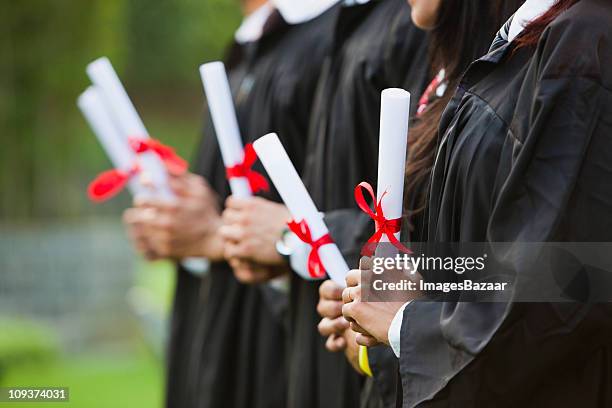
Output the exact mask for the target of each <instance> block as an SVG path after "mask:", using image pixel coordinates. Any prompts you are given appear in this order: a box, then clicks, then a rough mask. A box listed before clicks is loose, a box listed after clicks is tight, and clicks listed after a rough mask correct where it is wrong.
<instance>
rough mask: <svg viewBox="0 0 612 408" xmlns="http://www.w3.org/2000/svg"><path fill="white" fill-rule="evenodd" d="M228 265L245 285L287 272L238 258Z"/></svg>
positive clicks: (283, 267)
mask: <svg viewBox="0 0 612 408" xmlns="http://www.w3.org/2000/svg"><path fill="white" fill-rule="evenodd" d="M229 264H230V266H231V267H232V269H233V271H234V276H235V277H236V279H237V280H238V281H239V282H241V283H244V284H247V285H255V284H258V283H263V282H267V281H270V280H272V279H274V278H276V277H278V276H280V275H283V274H285V273H287V272H288V267H286V266H269V265H264V266H262V265H258V264H255V263H252V262H250V261H245V260H241V259H239V258H232V259H230V260H229ZM347 327H348V323H347Z"/></svg>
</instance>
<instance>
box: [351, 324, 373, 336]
mask: <svg viewBox="0 0 612 408" xmlns="http://www.w3.org/2000/svg"><path fill="white" fill-rule="evenodd" d="M350 328H351V330H352V331H354V332H356V333H361V334H370V332H369V331H367V330H366V329H364V328H363V327H361V326H360V325H359V323H357V322H356V321H353V322H350Z"/></svg>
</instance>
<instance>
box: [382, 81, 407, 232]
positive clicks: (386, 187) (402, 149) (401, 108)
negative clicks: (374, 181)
mask: <svg viewBox="0 0 612 408" xmlns="http://www.w3.org/2000/svg"><path fill="white" fill-rule="evenodd" d="M409 119H410V93H409V92H407V91H405V90H403V89H399V88H389V89H385V90H384V91H382V94H381V106H380V136H379V142H378V143H379V144H378V186H377V188H376V194H377V200H380V199H381V197H382V195H383V194H384V193H385V192H386V194H385V196H384V198H383V199H382V209H383V212H384V213H385V217H386V218H387V219H389V220H391V219H396V218H400V217H401V216H402V213H403V201H404V177H405V175H406V174H405V173H406V149H407V147H408V122H409ZM395 236H396V238H397V239H400V233H399V232H397V233H396V234H395ZM381 242H389V239H388V238H387V236H386V235H383V237H382V239H381Z"/></svg>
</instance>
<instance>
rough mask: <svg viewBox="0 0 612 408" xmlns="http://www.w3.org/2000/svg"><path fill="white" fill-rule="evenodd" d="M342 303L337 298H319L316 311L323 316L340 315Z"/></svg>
mask: <svg viewBox="0 0 612 408" xmlns="http://www.w3.org/2000/svg"><path fill="white" fill-rule="evenodd" d="M342 304H343V303H342V302H339V301H337V300H326V299H320V300H319V303H318V304H317V312H318V313H319V314H320V315H321V316H323V317H329V318H330V319H335V318H336V317H340V316H342Z"/></svg>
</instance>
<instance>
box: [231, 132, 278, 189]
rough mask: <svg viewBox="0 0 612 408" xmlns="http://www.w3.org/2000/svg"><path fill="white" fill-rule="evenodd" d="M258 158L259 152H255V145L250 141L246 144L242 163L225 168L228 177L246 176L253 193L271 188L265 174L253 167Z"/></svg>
mask: <svg viewBox="0 0 612 408" xmlns="http://www.w3.org/2000/svg"><path fill="white" fill-rule="evenodd" d="M256 160H257V153H255V149H253V145H252V144H250V143H248V144H247V145H245V146H244V158H243V159H242V163H238V164H236V165H234V166H232V167H228V168H226V169H225V173H226V177H227V179H228V180H229V179H232V178H236V177H245V178H246V179H247V180H248V181H249V186H250V187H251V192H253V193H257V192H258V191H262V190H264V191H268V190H270V185H269V184H268V180H266V178H265V177H264V176H263V175H261V174H260V173H258V172H256V171H255V170H253V169H252V168H251V167H253V164H255V161H256Z"/></svg>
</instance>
